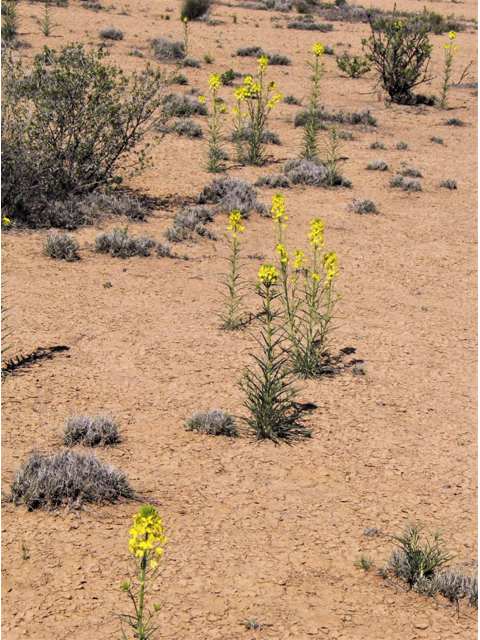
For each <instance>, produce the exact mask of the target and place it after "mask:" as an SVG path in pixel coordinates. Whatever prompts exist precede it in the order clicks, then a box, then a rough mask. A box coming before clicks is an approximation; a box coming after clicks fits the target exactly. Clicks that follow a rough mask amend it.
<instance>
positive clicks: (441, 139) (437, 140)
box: [430, 136, 443, 144]
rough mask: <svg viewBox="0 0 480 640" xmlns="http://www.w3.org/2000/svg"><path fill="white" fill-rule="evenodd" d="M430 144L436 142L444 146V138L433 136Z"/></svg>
mask: <svg viewBox="0 0 480 640" xmlns="http://www.w3.org/2000/svg"><path fill="white" fill-rule="evenodd" d="M430 142H436V143H437V144H443V138H439V137H438V136H432V137H431V138H430Z"/></svg>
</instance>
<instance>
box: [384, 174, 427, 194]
mask: <svg viewBox="0 0 480 640" xmlns="http://www.w3.org/2000/svg"><path fill="white" fill-rule="evenodd" d="M390 186H391V187H394V188H398V189H402V190H403V191H421V190H422V183H421V182H420V180H415V178H404V177H403V176H400V175H396V176H393V178H392V179H391V180H390Z"/></svg>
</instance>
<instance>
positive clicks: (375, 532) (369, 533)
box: [363, 527, 380, 538]
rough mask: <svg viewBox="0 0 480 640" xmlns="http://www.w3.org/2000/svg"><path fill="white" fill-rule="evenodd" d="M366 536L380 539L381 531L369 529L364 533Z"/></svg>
mask: <svg viewBox="0 0 480 640" xmlns="http://www.w3.org/2000/svg"><path fill="white" fill-rule="evenodd" d="M363 535H364V536H371V537H374V538H376V537H378V536H379V535H380V530H379V529H378V527H367V528H366V529H365V531H364V532H363Z"/></svg>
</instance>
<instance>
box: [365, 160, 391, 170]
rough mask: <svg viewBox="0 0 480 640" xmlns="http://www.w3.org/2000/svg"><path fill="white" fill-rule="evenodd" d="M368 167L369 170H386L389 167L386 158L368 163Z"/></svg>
mask: <svg viewBox="0 0 480 640" xmlns="http://www.w3.org/2000/svg"><path fill="white" fill-rule="evenodd" d="M367 169H368V170H369V171H386V170H387V169H388V164H387V163H386V162H385V160H374V161H373V162H370V163H369V164H367Z"/></svg>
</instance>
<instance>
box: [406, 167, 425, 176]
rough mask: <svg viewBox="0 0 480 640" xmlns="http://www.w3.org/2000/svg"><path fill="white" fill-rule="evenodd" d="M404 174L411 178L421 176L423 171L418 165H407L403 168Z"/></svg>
mask: <svg viewBox="0 0 480 640" xmlns="http://www.w3.org/2000/svg"><path fill="white" fill-rule="evenodd" d="M402 176H407V177H409V178H421V177H422V172H421V171H420V170H419V169H417V168H416V167H405V169H403V170H402Z"/></svg>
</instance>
